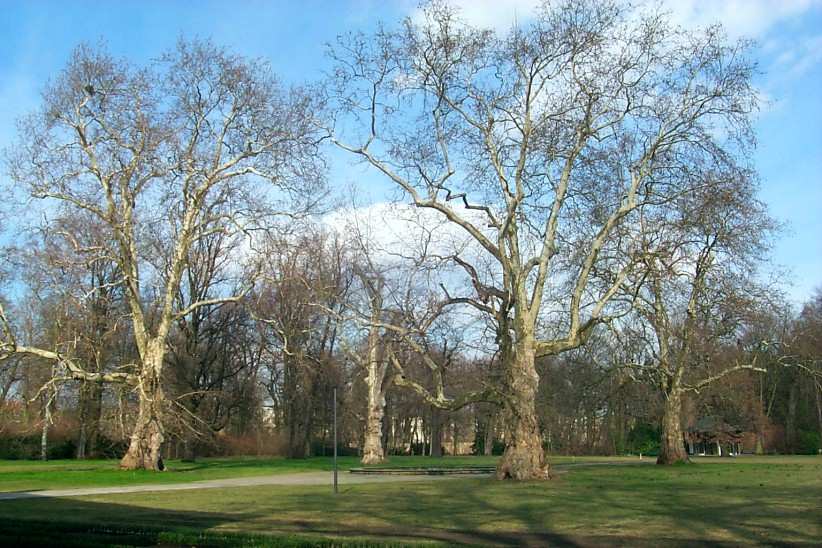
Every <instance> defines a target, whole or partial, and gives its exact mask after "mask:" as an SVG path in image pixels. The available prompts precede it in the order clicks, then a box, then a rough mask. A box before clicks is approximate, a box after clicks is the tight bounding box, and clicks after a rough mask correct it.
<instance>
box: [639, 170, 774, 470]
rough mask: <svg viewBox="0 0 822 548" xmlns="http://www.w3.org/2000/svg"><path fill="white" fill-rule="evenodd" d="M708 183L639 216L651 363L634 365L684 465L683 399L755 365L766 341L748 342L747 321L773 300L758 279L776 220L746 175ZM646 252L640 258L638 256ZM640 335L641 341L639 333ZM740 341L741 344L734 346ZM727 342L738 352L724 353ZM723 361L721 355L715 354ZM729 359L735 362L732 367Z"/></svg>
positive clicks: (642, 305) (722, 175)
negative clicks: (656, 392)
mask: <svg viewBox="0 0 822 548" xmlns="http://www.w3.org/2000/svg"><path fill="white" fill-rule="evenodd" d="M707 176H708V177H710V178H711V180H710V181H709V182H706V185H705V186H704V188H701V189H697V190H694V191H692V192H690V193H688V194H687V195H683V196H681V197H679V198H678V199H677V200H675V202H676V204H677V205H678V207H677V209H676V210H674V211H672V212H669V214H668V215H665V217H666V218H665V219H663V218H656V219H654V218H653V215H654V213H659V212H658V211H657V212H652V213H650V214H649V215H647V216H646V215H645V214H644V213H645V212H642V215H641V218H640V219H641V223H643V224H646V223H647V224H648V225H650V228H647V229H646V230H645V231H644V233H643V235H642V237H643V252H642V254H641V261H642V267H637V269H636V271H637V275H638V276H640V277H641V280H642V283H643V287H640V288H638V289H637V290H636V294H637V296H638V298H637V300H636V303H635V308H636V311H637V312H638V313H639V314H640V316H641V317H642V319H643V321H644V323H645V324H646V325H647V326H649V327H650V334H652V335H651V337H650V340H649V341H648V342H649V343H650V345H649V346H648V347H647V349H648V353H647V356H648V359H647V360H645V361H644V362H643V363H640V364H635V366H636V367H637V368H639V369H640V370H641V371H642V370H644V372H648V369H647V368H649V367H650V368H651V370H650V372H651V373H652V374H651V375H650V377H646V378H651V379H653V380H654V382H655V383H656V384H657V385H658V386H659V388H660V390H661V392H662V396H663V399H664V413H663V417H662V444H661V449H660V454H659V458H658V460H657V462H658V463H660V464H673V463H677V462H682V461H687V460H688V455H687V453H686V452H685V445H684V440H683V436H682V399H683V397H684V396H685V395H686V394H687V393H688V392H692V393H694V392H699V391H700V390H702V389H703V388H705V387H706V386H708V385H709V384H711V383H713V382H716V381H717V380H719V379H721V378H723V377H725V376H726V375H728V374H731V373H733V372H736V371H742V370H752V369H753V370H758V371H762V372H764V371H765V370H764V369H763V368H762V366H761V365H760V366H757V364H756V359H757V358H758V355H759V354H758V352H756V351H753V350H756V349H757V348H758V345H759V344H760V343H762V342H765V343H767V341H747V345H748V346H751V348H750V350H752V351H751V352H737V351H736V347H737V346H742V345H743V338H744V332H745V328H746V325H750V323H751V321H750V320H751V318H753V317H755V316H756V309H757V308H758V307H760V306H762V305H763V304H764V303H767V302H768V293H769V292H770V291H769V290H768V289H767V288H765V287H763V286H762V284H761V283H760V282H758V281H757V272H758V268H757V267H758V266H760V265H761V264H762V263H763V262H764V260H765V258H766V257H767V255H768V249H769V246H770V242H771V237H772V235H773V234H774V230H776V229H777V224H776V223H775V222H774V221H773V220H772V219H771V218H770V217H769V216H768V213H767V210H766V208H765V206H764V204H763V203H762V202H760V201H759V200H758V199H757V196H756V191H757V187H756V185H755V183H754V181H753V179H752V177H751V175H750V174H749V173H746V172H745V171H744V170H740V169H736V170H729V171H718V172H713V173H710V174H708V175H707ZM638 255H639V254H638ZM633 338H634V339H638V340H642V339H643V334H642V330H641V329H640V330H639V331H635V332H634V335H633ZM737 342H738V344H737ZM723 345H725V346H726V347H727V346H730V348H732V349H734V351H733V352H730V353H729V352H727V351H724V352H723V351H722V346H723ZM718 358H724V359H718ZM728 361H730V362H731V363H727V362H728Z"/></svg>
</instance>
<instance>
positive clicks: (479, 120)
mask: <svg viewBox="0 0 822 548" xmlns="http://www.w3.org/2000/svg"><path fill="white" fill-rule="evenodd" d="M420 19H421V20H420V21H419V22H417V21H415V20H411V19H408V20H406V21H405V22H404V24H403V25H402V27H401V28H400V29H398V30H388V29H384V28H381V29H380V30H378V31H377V32H376V33H375V34H374V35H373V36H364V35H360V34H355V35H350V36H348V37H344V38H342V39H341V40H340V41H339V43H338V45H337V46H336V47H334V48H332V50H331V56H332V58H333V59H334V61H335V68H334V72H333V74H332V78H331V81H330V82H329V83H328V89H329V94H330V95H331V98H330V99H331V104H332V106H333V107H334V114H335V118H334V125H333V127H332V128H331V130H330V133H331V138H332V140H333V142H334V143H336V144H337V145H338V146H339V147H341V148H342V149H344V150H346V151H348V152H350V153H352V154H354V155H356V156H357V157H359V158H361V159H362V160H363V161H365V162H367V163H368V164H370V165H371V166H373V167H374V168H375V169H376V170H377V171H378V172H380V173H382V174H384V175H385V176H386V177H388V178H389V179H390V180H391V181H393V182H394V183H395V184H396V185H397V186H398V188H400V189H401V190H402V191H403V192H404V193H405V195H406V196H407V197H409V198H410V199H411V201H412V202H413V203H414V204H415V205H416V206H417V207H420V208H427V209H430V210H433V211H435V212H437V213H439V214H440V215H441V216H442V217H443V218H444V219H446V220H447V221H448V222H449V223H450V224H451V225H452V226H454V227H456V228H457V229H458V230H462V231H464V232H465V233H466V234H467V235H468V236H469V237H470V238H471V239H472V240H473V242H474V244H475V245H474V251H473V252H463V253H458V254H454V255H453V256H452V257H451V260H452V261H453V263H454V264H455V265H457V266H458V267H460V268H462V269H463V270H464V273H465V274H466V276H467V278H468V281H469V282H470V285H471V286H472V287H473V293H472V294H468V295H455V296H452V295H451V293H453V292H449V294H448V295H447V298H448V299H449V301H450V302H451V303H453V304H462V305H467V306H470V307H473V308H474V309H476V310H478V311H479V312H480V313H482V314H484V315H486V317H488V318H489V319H490V320H492V322H493V324H494V329H495V330H496V345H497V347H498V353H499V361H500V364H501V372H502V378H503V381H502V382H501V384H500V385H499V386H498V392H499V394H498V398H499V399H501V400H502V401H503V402H504V404H503V407H504V436H505V442H506V450H505V454H504V456H503V458H502V460H501V461H500V464H499V467H498V471H497V475H498V477H500V478H514V479H531V478H543V477H546V476H547V465H546V462H545V458H544V453H543V448H542V439H541V437H540V431H539V425H538V420H537V414H536V409H535V401H536V393H537V386H538V382H539V374H538V372H537V369H536V367H535V365H534V360H535V359H536V358H538V357H543V356H549V355H553V354H557V353H560V352H564V351H566V350H569V349H573V348H576V347H578V346H580V345H581V344H583V343H584V342H585V340H586V338H587V337H589V336H590V334H591V333H592V331H593V330H594V328H595V327H596V326H597V325H598V324H600V323H602V322H606V321H608V320H609V318H610V317H612V316H613V315H615V314H620V313H623V312H624V310H618V311H613V310H609V304H610V303H611V302H612V301H613V299H614V296H615V295H617V294H618V293H619V290H620V288H621V287H622V285H623V282H624V281H625V280H626V278H627V276H628V274H629V273H630V269H631V267H632V264H633V260H632V255H633V251H634V250H633V248H632V245H633V244H632V242H633V241H634V238H632V237H629V236H630V232H631V231H630V230H629V228H631V227H633V225H632V223H634V222H635V221H636V219H637V214H636V213H637V210H638V208H640V206H646V207H651V206H652V205H653V206H655V207H660V208H664V207H665V205H666V204H667V203H668V201H669V200H671V199H672V198H673V197H675V196H677V195H681V194H682V193H685V192H687V191H688V190H690V189H691V188H693V187H695V186H698V185H701V184H703V183H702V181H701V180H700V181H697V180H695V179H693V178H691V177H688V172H689V169H688V168H689V166H691V165H699V166H705V165H710V164H716V163H723V162H726V161H727V160H728V159H729V158H734V157H736V156H738V155H744V154H746V151H747V149H748V144H749V139H750V122H749V118H748V115H749V113H750V112H751V110H752V109H753V108H754V105H755V94H754V92H753V90H752V88H751V86H750V77H751V65H750V63H749V61H748V60H747V59H746V57H745V45H744V44H738V45H728V44H726V42H725V40H724V38H723V35H722V32H721V30H720V29H718V28H709V29H707V30H705V31H704V32H687V33H686V32H684V31H682V30H679V29H676V28H672V27H671V26H670V25H669V24H668V22H667V21H666V18H665V16H664V15H661V14H659V13H654V12H650V13H644V12H638V11H637V10H634V9H632V8H630V7H629V6H628V5H626V4H622V3H618V2H600V1H593V0H589V1H582V2H559V3H556V4H555V3H551V4H545V5H544V6H542V7H541V8H540V9H538V10H537V11H536V13H535V16H534V18H533V19H532V20H531V21H530V22H529V23H528V24H527V25H524V26H522V27H516V28H514V29H512V30H511V31H510V32H509V33H507V34H505V35H498V34H495V33H494V32H491V31H487V30H480V29H475V28H471V27H470V26H468V25H466V24H464V23H463V22H461V21H460V19H459V16H458V14H457V13H455V11H454V10H453V9H451V8H449V7H448V6H447V5H445V4H442V3H440V2H434V3H431V4H428V5H427V6H426V7H425V9H424V10H423V13H422V16H421V18H420ZM633 228H635V227H633Z"/></svg>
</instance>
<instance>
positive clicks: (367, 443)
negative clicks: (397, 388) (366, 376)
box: [362, 387, 385, 464]
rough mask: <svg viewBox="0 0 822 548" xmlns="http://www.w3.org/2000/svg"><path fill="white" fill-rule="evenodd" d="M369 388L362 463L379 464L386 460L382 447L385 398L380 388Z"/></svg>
mask: <svg viewBox="0 0 822 548" xmlns="http://www.w3.org/2000/svg"><path fill="white" fill-rule="evenodd" d="M374 388H375V389H372V387H369V390H368V410H367V412H366V418H365V438H364V440H363V450H362V463H363V464H379V463H381V462H383V461H384V460H385V451H384V450H383V446H382V419H383V416H384V415H385V397H384V396H383V395H382V394H381V393H380V390H379V387H374Z"/></svg>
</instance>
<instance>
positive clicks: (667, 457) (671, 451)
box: [656, 388, 690, 464]
mask: <svg viewBox="0 0 822 548" xmlns="http://www.w3.org/2000/svg"><path fill="white" fill-rule="evenodd" d="M689 461H690V460H689V458H688V453H687V452H686V451H685V442H684V438H683V436H682V392H681V391H680V389H679V388H674V389H672V390H671V391H670V392H669V393H668V394H667V398H666V400H665V411H664V413H663V416H662V438H661V439H660V443H659V457H657V459H656V463H657V464H677V463H680V462H689Z"/></svg>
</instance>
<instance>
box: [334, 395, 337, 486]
mask: <svg viewBox="0 0 822 548" xmlns="http://www.w3.org/2000/svg"><path fill="white" fill-rule="evenodd" d="M334 493H335V494H336V493H337V387H336V386H335V387H334Z"/></svg>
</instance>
